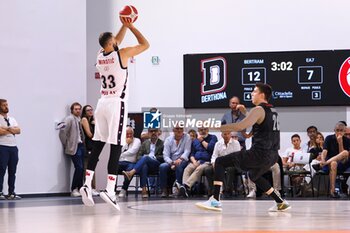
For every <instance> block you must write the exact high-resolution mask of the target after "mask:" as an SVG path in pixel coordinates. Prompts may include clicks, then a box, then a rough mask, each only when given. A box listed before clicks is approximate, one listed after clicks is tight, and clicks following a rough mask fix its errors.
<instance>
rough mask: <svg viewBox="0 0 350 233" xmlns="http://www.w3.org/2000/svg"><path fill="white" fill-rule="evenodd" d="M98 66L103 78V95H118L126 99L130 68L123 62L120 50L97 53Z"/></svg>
mask: <svg viewBox="0 0 350 233" xmlns="http://www.w3.org/2000/svg"><path fill="white" fill-rule="evenodd" d="M96 67H97V69H98V71H99V73H100V79H101V97H102V98H103V97H118V98H120V99H123V100H126V99H127V97H128V95H127V94H128V93H127V91H128V90H127V89H128V88H127V77H128V70H127V68H124V67H123V66H122V64H121V59H120V56H119V52H118V51H113V52H110V53H108V54H103V52H101V53H99V54H98V55H97V62H96Z"/></svg>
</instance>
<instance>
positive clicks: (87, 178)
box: [85, 169, 95, 189]
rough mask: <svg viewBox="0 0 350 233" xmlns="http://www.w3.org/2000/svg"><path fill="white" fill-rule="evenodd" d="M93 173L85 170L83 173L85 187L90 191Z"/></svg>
mask: <svg viewBox="0 0 350 233" xmlns="http://www.w3.org/2000/svg"><path fill="white" fill-rule="evenodd" d="M94 173H95V172H94V171H91V170H87V169H86V172H85V185H86V186H88V187H89V188H90V189H91V182H92V178H93V177H94Z"/></svg>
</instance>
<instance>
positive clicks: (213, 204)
mask: <svg viewBox="0 0 350 233" xmlns="http://www.w3.org/2000/svg"><path fill="white" fill-rule="evenodd" d="M196 206H197V207H198V208H201V209H205V210H213V211H219V212H221V211H222V208H221V202H220V201H218V200H216V199H215V198H214V197H213V196H211V197H210V198H209V200H208V201H206V202H197V203H196Z"/></svg>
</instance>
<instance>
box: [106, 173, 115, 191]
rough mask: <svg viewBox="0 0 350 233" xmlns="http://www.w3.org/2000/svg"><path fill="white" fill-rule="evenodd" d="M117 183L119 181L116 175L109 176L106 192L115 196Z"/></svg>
mask: <svg viewBox="0 0 350 233" xmlns="http://www.w3.org/2000/svg"><path fill="white" fill-rule="evenodd" d="M116 181H117V176H116V175H111V174H108V176H107V187H106V190H107V192H108V193H109V194H115V192H114V189H115V183H116Z"/></svg>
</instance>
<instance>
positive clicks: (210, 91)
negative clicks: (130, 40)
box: [201, 57, 227, 103]
mask: <svg viewBox="0 0 350 233" xmlns="http://www.w3.org/2000/svg"><path fill="white" fill-rule="evenodd" d="M226 67H227V65H226V60H225V58H223V57H214V58H209V59H204V60H201V71H202V83H201V98H202V99H201V102H202V103H205V102H212V101H217V100H221V99H227V95H226V92H225V91H224V90H225V88H226V83H227V77H226V73H227V70H226V69H227V68H226Z"/></svg>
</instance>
